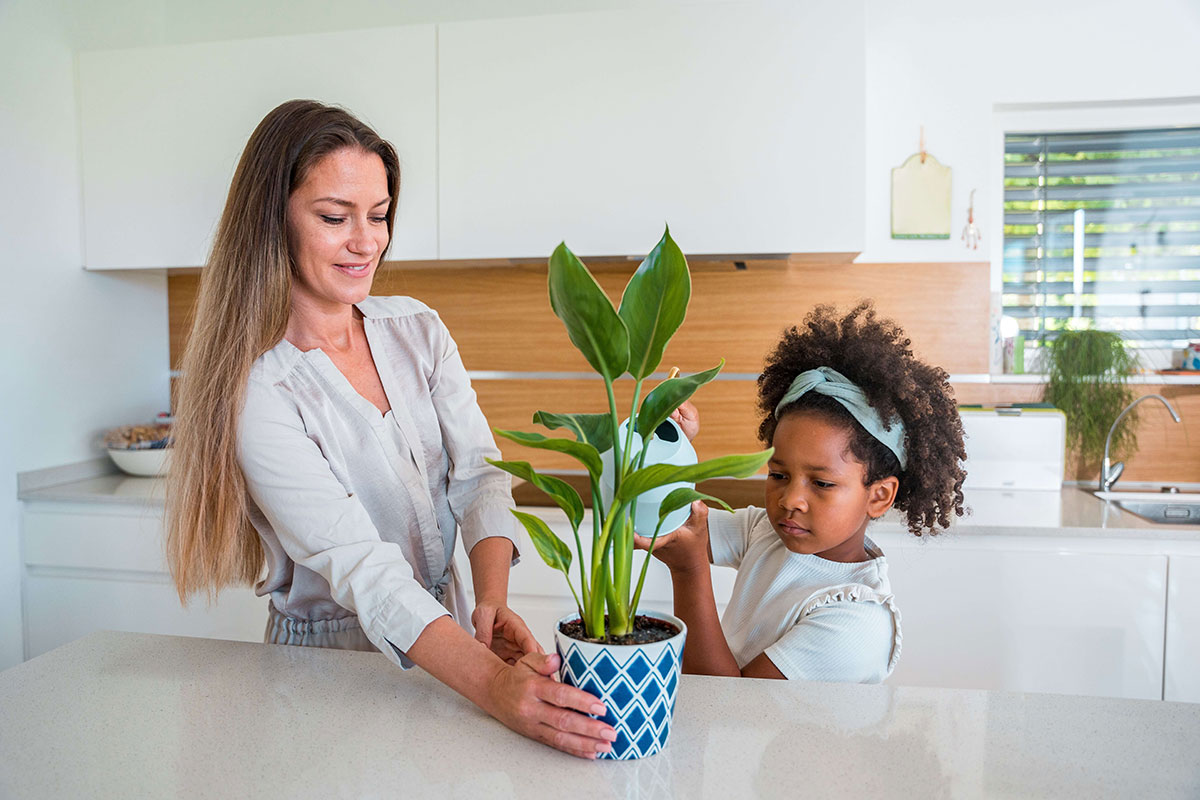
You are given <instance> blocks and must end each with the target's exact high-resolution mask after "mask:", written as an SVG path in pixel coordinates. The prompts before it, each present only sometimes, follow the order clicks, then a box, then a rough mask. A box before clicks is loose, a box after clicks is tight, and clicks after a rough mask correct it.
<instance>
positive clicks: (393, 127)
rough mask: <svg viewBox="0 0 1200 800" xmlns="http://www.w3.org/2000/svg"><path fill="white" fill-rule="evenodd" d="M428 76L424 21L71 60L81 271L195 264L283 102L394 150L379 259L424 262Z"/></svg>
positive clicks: (428, 244) (433, 171) (431, 52)
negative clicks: (389, 208) (394, 171)
mask: <svg viewBox="0 0 1200 800" xmlns="http://www.w3.org/2000/svg"><path fill="white" fill-rule="evenodd" d="M436 68H437V66H436V33H435V30H434V26H432V25H414V26H403V27H391V28H380V29H376V30H366V31H351V32H338V33H328V34H313V35H303V36H281V37H273V38H264V39H245V40H238V41H223V42H213V43H203V44H186V45H172V46H162V47H147V48H137V49H125V50H109V51H94V52H83V53H81V54H80V55H79V57H78V71H79V75H78V78H79V80H78V84H79V113H80V132H81V153H82V163H83V204H84V249H85V257H84V258H85V266H86V267H87V268H89V269H127V268H143V267H194V266H201V265H203V264H204V263H205V261H206V260H207V255H208V251H209V248H210V246H211V243H212V236H213V233H214V231H215V228H216V224H217V221H218V218H219V217H220V214H221V209H222V208H223V206H224V203H225V198H226V194H227V193H228V191H229V182H230V179H231V178H232V177H233V171H234V167H235V166H236V164H237V161H238V158H239V157H240V156H241V153H242V149H243V147H244V146H245V144H246V140H247V139H248V138H249V136H250V133H251V132H252V131H253V130H254V127H255V126H256V125H257V124H258V122H259V120H261V119H262V117H263V116H264V115H265V114H266V113H267V112H268V111H270V110H271V109H272V108H274V107H275V106H276V105H278V104H279V103H281V102H283V101H285V100H290V99H293V98H310V99H314V100H321V101H323V102H329V103H334V104H338V105H342V106H345V107H346V108H348V109H349V110H350V111H352V112H353V113H354V114H356V115H357V116H359V117H360V118H361V119H363V120H364V121H366V122H367V123H368V124H370V125H371V126H372V127H374V128H375V129H376V131H378V133H379V134H380V135H381V136H383V137H384V138H385V139H387V140H389V141H391V142H392V143H393V144H394V145H395V146H396V149H397V152H398V154H399V156H400V161H401V165H402V170H403V172H402V185H403V191H402V192H401V197H400V202H399V207H398V214H397V217H396V229H395V236H394V239H393V245H392V249H391V251H390V253H389V258H394V259H433V258H437V203H436V198H437V155H436V154H437V76H436Z"/></svg>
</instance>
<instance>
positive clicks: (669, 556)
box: [633, 500, 711, 573]
mask: <svg viewBox="0 0 1200 800" xmlns="http://www.w3.org/2000/svg"><path fill="white" fill-rule="evenodd" d="M633 546H634V547H636V548H637V549H638V550H650V539H649V537H646V536H639V535H638V534H636V533H635V534H634V535H633ZM650 555H652V556H654V557H655V558H657V559H658V560H659V561H661V562H663V563H664V564H666V565H667V566H668V567H669V568H670V569H671V572H672V573H690V572H696V571H699V570H703V571H704V572H708V565H709V563H710V561H711V556H710V554H709V546H708V506H706V505H704V503H702V502H701V501H699V500H697V501H696V502H694V503H692V513H691V516H689V517H688V518H687V522H685V523H683V525H682V526H681V527H680V528H678V529H677V530H674V531H671V532H670V533H663V534H659V537H658V538H657V539H655V540H654V549H653V550H650Z"/></svg>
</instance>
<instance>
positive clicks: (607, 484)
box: [600, 419, 696, 537]
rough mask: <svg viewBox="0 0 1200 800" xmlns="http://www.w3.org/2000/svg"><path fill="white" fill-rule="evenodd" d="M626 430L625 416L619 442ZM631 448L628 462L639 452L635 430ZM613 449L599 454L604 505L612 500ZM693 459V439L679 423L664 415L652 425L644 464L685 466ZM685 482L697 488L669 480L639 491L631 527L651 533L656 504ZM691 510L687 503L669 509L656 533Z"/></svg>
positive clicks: (639, 440)
mask: <svg viewBox="0 0 1200 800" xmlns="http://www.w3.org/2000/svg"><path fill="white" fill-rule="evenodd" d="M628 434H629V420H625V421H624V422H622V423H621V428H620V437H621V439H620V443H619V444H620V445H622V446H623V445H624V444H625V438H626V436H628ZM630 449H631V455H630V456H629V462H630V463H631V464H632V463H634V462H636V461H637V458H638V454H639V453H641V451H642V437H641V436H640V435H638V433H637V432H636V431H635V432H634V434H633V443H632V444H631V445H630ZM614 450H615V448H613V449H609V450H605V451H604V452H603V453H601V454H600V461H601V463H602V464H603V465H604V472H603V473H602V474H601V476H600V497H601V499H602V500H603V501H604V505H605V507H608V506H610V505H612V500H613V452H614ZM695 463H696V451H695V450H694V449H693V448H692V443H691V442H689V441H688V438H687V436H685V435H684V434H683V429H682V428H680V427H679V423H677V422H676V421H675V420H673V419H667V421H666V422H664V423H663V424H661V425H659V426H658V427H657V428H655V430H654V435H653V436H651V437H650V439H649V440H648V441H647V442H646V463H645V464H644V465H643V466H646V467H649V466H651V465H653V464H670V465H672V466H676V467H685V466H690V465H692V464H695ZM685 486H686V487H687V488H689V489H694V488H696V484H694V483H686V482H681V483H668V484H667V485H666V486H660V487H658V488H657V489H651V490H650V491H648V492H645V493H644V494H642V495H641V496H640V497H639V498H638V500H637V504H636V513H637V516H636V519H635V520H634V524H633V528H634V530H636V531H637V532H638V533H639V534H640V535H642V536H647V537H649V536H653V535H654V529H655V528H656V527H658V507H659V506H660V505H661V504H662V501H663V499H664V498H666V496H667V495H668V494H670V493H671V492H673V491H675V490H676V489H679V488H680V487H685ZM690 513H691V504H690V503H689V504H688V505H686V506H684V507H683V508H678V509H675V510H674V511H672V512H671V513H670V514H668V515H667V518H666V519H665V520H663V524H662V530H661V531H660V532H659V535H660V536H661V535H662V534H664V533H669V532H671V531H673V530H675V529H676V528H678V527H679V526H680V525H682V524H683V523H685V522H687V518H688V516H689V515H690Z"/></svg>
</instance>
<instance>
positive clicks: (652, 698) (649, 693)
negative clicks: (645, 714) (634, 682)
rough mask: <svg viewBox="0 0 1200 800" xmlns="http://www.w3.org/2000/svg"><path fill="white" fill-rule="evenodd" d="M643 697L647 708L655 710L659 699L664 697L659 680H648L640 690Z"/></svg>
mask: <svg viewBox="0 0 1200 800" xmlns="http://www.w3.org/2000/svg"><path fill="white" fill-rule="evenodd" d="M638 693H639V694H641V696H642V702H643V703H644V704H645V705H646V708H654V704H655V703H657V702H658V698H660V697H662V693H663V690H662V686H660V685H659V683H658V679H657V678H655V679H653V680H648V681H646V682H645V683H644V684H642V688H641V689H639V690H638Z"/></svg>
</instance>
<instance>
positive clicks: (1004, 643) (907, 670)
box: [509, 508, 1200, 700]
mask: <svg viewBox="0 0 1200 800" xmlns="http://www.w3.org/2000/svg"><path fill="white" fill-rule="evenodd" d="M535 512H536V513H538V514H539V515H540V516H542V517H543V518H544V519H545V520H546V521H547V522H548V523H549V524H550V526H551V528H552V529H553V530H554V531H555V532H556V533H558V535H559V536H560V537H562V539H563V540H564V541H567V542H572V543H573V537H572V534H571V530H570V528H569V527H568V525H567V523H566V519H565V517H563V516H562V515H561V513H560V512H558V511H557V510H556V509H550V510H547V509H541V508H539V509H535ZM584 529H588V530H590V528H588V527H587V523H585V525H584ZM874 538H875V540H876V542H877V543H878V544H879V545H880V546H881V547H882V548H883V550H884V552H885V553H886V555H887V558H888V562H889V571H890V577H891V582H892V588H893V590H894V592H895V595H896V601H897V604H898V605H899V607H900V613H901V618H902V623H901V626H902V631H903V654H902V655H901V658H900V663H899V665H898V666H897V668H896V671H895V673H893V675H892V676H891V678H889V679H888V683H889V684H890V685H899V686H905V685H907V686H945V687H956V688H968V689H999V690H1010V691H1019V692H1054V693H1060V694H1079V695H1094V696H1105V697H1129V698H1142V699H1155V700H1157V699H1161V698H1162V697H1163V665H1164V660H1163V658H1164V656H1163V652H1164V624H1165V621H1166V620H1167V619H1172V620H1174V625H1175V629H1176V631H1177V633H1176V634H1169V635H1168V641H1169V637H1170V636H1171V635H1178V636H1179V639H1180V641H1179V644H1178V645H1176V646H1175V647H1174V649H1172V648H1170V647H1168V648H1167V675H1168V684H1169V682H1170V681H1171V680H1172V677H1171V676H1172V664H1174V665H1175V666H1174V669H1175V672H1174V675H1175V677H1174V680H1175V684H1176V687H1177V688H1176V690H1175V692H1176V695H1177V696H1175V697H1173V698H1172V697H1170V696H1168V698H1167V699H1193V700H1200V670H1196V669H1195V668H1194V666H1195V665H1196V664H1197V663H1200V633H1197V632H1200V618H1198V617H1200V558H1191V559H1182V560H1181V561H1186V562H1187V565H1186V569H1190V570H1192V572H1191V573H1190V575H1191V576H1192V577H1191V578H1190V580H1184V581H1183V582H1182V585H1181V586H1178V588H1176V587H1177V585H1178V584H1179V581H1177V580H1176V578H1177V577H1178V575H1177V573H1179V574H1180V575H1181V574H1183V573H1184V570H1185V567H1180V569H1178V570H1177V569H1176V566H1175V565H1176V561H1177V559H1176V558H1175V557H1172V558H1171V578H1172V581H1171V585H1172V587H1173V588H1172V592H1173V594H1172V596H1171V602H1170V609H1171V616H1170V617H1168V603H1167V556H1165V555H1147V554H1136V553H1112V552H1107V553H1106V552H1077V551H1066V550H1065V549H1064V548H1062V547H1057V546H1049V545H1047V544H1045V542H1041V541H1039V540H1036V539H1031V538H1028V537H1022V538H1007V539H1006V538H1004V537H998V536H991V535H989V536H986V537H984V536H980V537H979V538H978V539H976V540H975V541H972V540H971V534H970V533H960V534H955V535H947V536H945V537H944V538H942V539H930V540H925V541H923V540H919V539H916V538H915V537H912V536H910V535H908V534H900V533H887V534H880V535H878V536H874ZM1078 549H1080V550H1082V549H1087V543H1086V542H1084V543H1083V544H1082V545H1081V546H1080V547H1079V548H1078ZM636 558H637V560H638V562H637V563H640V559H641V556H640V555H639V556H637V557H636ZM572 574H574V571H572ZM734 576H735V572H734V571H733V570H730V569H719V568H718V569H714V570H713V587H714V593H715V595H716V598H717V603H718V609H719V610H720V611H724V607H725V604H726V603H727V602H728V599H729V595H730V591H731V590H732V588H733V580H734ZM1188 592H1191V595H1190V597H1189V596H1188V595H1187V593H1188ZM509 596H510V604H511V605H512V607H513V608H514V609H515V610H516V611H517V612H518V613H520V614H521V615H522V616H523V617H524V618H525V620H526V621H527V622H528V623H529V626H530V629H531V630H533V632H534V634H535V635H536V636H537V637H538V639H539V641H541V643H542V645H543V646H544V647H546V648H547V649H549V648H550V647H552V646H553V638H552V630H553V624H554V621H555V620H556V619H557V618H558V617H560V616H562V615H563V614H566V613H568V612H569V611H570V610H571V609H572V607H573V605H574V602H573V600H572V599H571V596H570V593H569V592H568V590H567V587H566V583H565V581H564V580H563V576H562V574H561V573H559V572H557V571H555V570H552V569H550V568H549V567H547V566H545V565H544V564H542V563H541V560H540V559H539V558H538V556H537V554H536V553H534V552H532V549H531V550H530V552H528V553H526V554H525V558H524V563H523V564H521V565H520V566H518V567H517V568H515V569H514V570H513V572H512V577H511V579H510V591H509ZM643 597H644V599H643V603H642V605H643V607H648V608H657V609H662V610H665V611H669V610H671V605H672V603H671V582H670V575H669V574H668V573H667V570H666V569H665V568H663V567H662V565H661V564H659V563H657V562H653V563H652V564H651V568H650V571H649V573H648V577H647V580H646V589H645V592H644V595H643ZM1189 617H1190V618H1189ZM1189 631H1190V632H1191V635H1192V639H1191V640H1190V641H1189V640H1188V638H1187V632H1189ZM1172 658H1173V659H1174V661H1172ZM1185 687H1190V688H1185Z"/></svg>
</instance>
